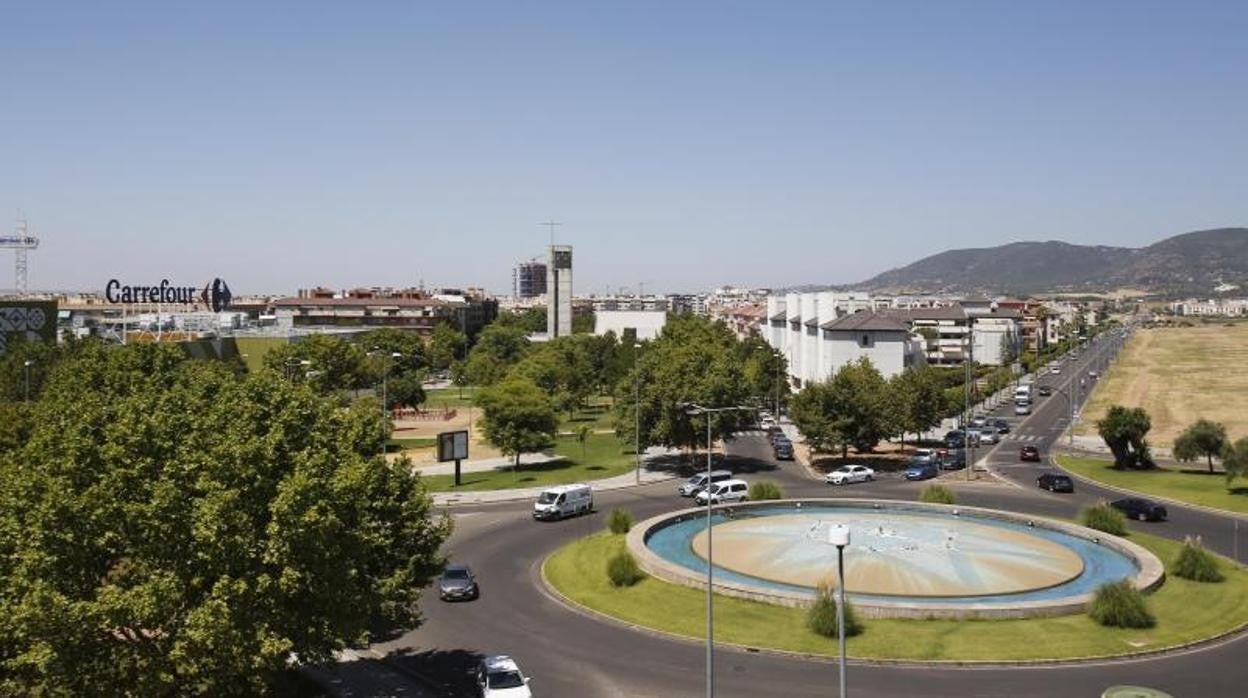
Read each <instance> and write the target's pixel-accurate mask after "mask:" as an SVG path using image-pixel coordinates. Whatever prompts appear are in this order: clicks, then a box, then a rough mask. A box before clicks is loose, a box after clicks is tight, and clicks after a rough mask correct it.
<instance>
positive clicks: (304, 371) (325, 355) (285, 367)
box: [264, 334, 377, 393]
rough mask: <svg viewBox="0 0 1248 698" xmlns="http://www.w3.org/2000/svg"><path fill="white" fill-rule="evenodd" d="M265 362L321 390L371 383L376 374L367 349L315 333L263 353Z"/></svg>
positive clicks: (368, 384)
mask: <svg viewBox="0 0 1248 698" xmlns="http://www.w3.org/2000/svg"><path fill="white" fill-rule="evenodd" d="M264 365H265V367H266V368H269V369H271V370H273V371H274V372H276V373H277V374H278V375H280V376H282V377H284V378H286V379H287V380H289V381H291V382H293V383H296V384H306V385H308V386H310V387H311V388H312V389H314V390H316V391H317V392H320V393H332V392H339V391H344V390H358V389H360V388H368V387H371V386H372V385H373V384H374V382H375V379H376V376H377V369H376V366H375V365H374V364H373V363H372V362H370V360H369V358H368V354H367V350H366V349H364V348H363V347H361V346H360V345H359V344H356V343H354V342H347V341H344V340H342V339H339V338H337V337H334V336H333V335H326V334H314V335H308V336H307V337H304V338H303V339H301V340H300V341H297V342H292V343H291V344H285V345H282V346H280V347H277V348H275V349H273V350H271V351H269V352H268V353H267V354H265V355H264Z"/></svg>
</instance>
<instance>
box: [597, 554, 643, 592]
mask: <svg viewBox="0 0 1248 698" xmlns="http://www.w3.org/2000/svg"><path fill="white" fill-rule="evenodd" d="M645 577H646V573H645V572H642V571H641V568H640V567H638V566H637V560H635V559H634V558H633V554H632V553H630V552H628V551H627V550H621V551H620V552H618V553H616V554H615V555H613V556H612V557H611V559H609V560H607V578H608V579H610V580H611V586H613V587H631V586H632V585H634V584H636V583H637V582H640V581H641V580H642V579H645Z"/></svg>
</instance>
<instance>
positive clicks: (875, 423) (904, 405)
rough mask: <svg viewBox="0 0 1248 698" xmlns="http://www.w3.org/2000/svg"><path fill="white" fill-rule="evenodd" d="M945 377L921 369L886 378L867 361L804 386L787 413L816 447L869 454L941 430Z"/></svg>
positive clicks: (946, 405) (945, 407) (945, 402)
mask: <svg viewBox="0 0 1248 698" xmlns="http://www.w3.org/2000/svg"><path fill="white" fill-rule="evenodd" d="M944 377H945V376H944V374H943V372H941V371H940V370H938V369H932V368H928V367H926V366H918V367H912V368H909V369H907V370H906V371H904V372H902V373H899V374H897V375H895V376H893V377H892V378H888V379H886V378H884V376H883V375H882V374H881V373H880V372H879V370H878V369H876V368H875V366H874V365H872V364H871V362H870V360H868V359H867V358H866V357H863V358H861V359H859V360H858V361H856V362H853V363H849V364H846V365H845V366H842V367H841V368H840V370H838V371H837V372H836V373H835V374H833V376H832V377H831V378H829V379H828V380H826V381H823V382H820V383H812V384H810V385H807V386H806V387H805V388H803V389H802V390H801V391H800V392H798V393H797V395H796V396H794V398H793V403H792V406H791V407H790V410H789V413H790V416H791V417H792V418H793V423H794V424H796V425H797V428H798V429H800V430H801V432H802V435H803V436H805V437H806V441H807V443H809V444H810V446H811V448H812V449H814V450H816V451H825V452H826V451H833V450H836V449H840V450H841V452H842V454H843V455H844V454H846V453H848V450H849V447H850V446H852V447H854V449H855V450H857V451H858V452H860V453H865V452H869V451H871V450H873V449H874V448H875V447H876V445H878V444H879V442H880V441H882V440H884V439H889V438H893V437H897V436H900V437H901V438H902V439H903V441H904V439H905V436H906V435H907V434H915V435H916V436H917V435H918V434H920V433H922V432H925V431H928V430H930V429H932V428H934V427H936V426H938V425H939V424H940V421H941V419H942V418H943V416H944V414H945V413H946V412H948V411H949V410H950V408H951V405H950V404H949V398H948V397H946V394H945V390H946V387H945V384H944ZM955 411H956V410H955Z"/></svg>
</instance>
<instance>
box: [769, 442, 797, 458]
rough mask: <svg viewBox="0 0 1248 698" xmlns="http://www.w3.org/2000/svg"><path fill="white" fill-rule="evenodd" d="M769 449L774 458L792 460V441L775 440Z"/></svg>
mask: <svg viewBox="0 0 1248 698" xmlns="http://www.w3.org/2000/svg"><path fill="white" fill-rule="evenodd" d="M771 450H772V455H774V456H775V457H776V460H793V443H792V442H791V441H789V440H788V439H785V440H784V441H777V442H776V443H775V445H774V446H772V449H771Z"/></svg>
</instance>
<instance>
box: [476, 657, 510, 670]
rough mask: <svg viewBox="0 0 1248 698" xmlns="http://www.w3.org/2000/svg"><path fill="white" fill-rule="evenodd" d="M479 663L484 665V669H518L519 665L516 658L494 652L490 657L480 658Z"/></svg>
mask: <svg viewBox="0 0 1248 698" xmlns="http://www.w3.org/2000/svg"><path fill="white" fill-rule="evenodd" d="M481 664H483V665H484V666H485V670H486V671H520V667H519V666H518V665H517V664H516V660H514V659H512V658H511V657H508V656H507V655H505V654H496V655H494V656H492V657H486V658H485V659H483V660H481Z"/></svg>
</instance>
